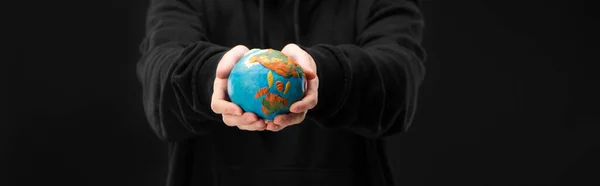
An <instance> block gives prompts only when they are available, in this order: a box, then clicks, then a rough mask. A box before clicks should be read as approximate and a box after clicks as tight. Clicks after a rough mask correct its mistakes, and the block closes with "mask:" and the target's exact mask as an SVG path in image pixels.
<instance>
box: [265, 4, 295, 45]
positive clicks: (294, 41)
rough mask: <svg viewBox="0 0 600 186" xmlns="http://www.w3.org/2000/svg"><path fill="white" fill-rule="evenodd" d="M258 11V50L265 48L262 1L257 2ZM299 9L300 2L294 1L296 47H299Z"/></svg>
mask: <svg viewBox="0 0 600 186" xmlns="http://www.w3.org/2000/svg"><path fill="white" fill-rule="evenodd" d="M258 4H259V5H258V11H259V13H258V14H259V19H260V23H259V26H260V48H265V47H266V44H265V30H264V26H265V25H264V24H265V23H264V19H265V2H264V0H259V2H258ZM299 7H300V1H299V0H294V15H293V16H294V42H295V43H296V44H297V45H300V25H299V24H298V9H299Z"/></svg>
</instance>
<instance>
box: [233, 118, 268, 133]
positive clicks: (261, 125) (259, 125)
mask: <svg viewBox="0 0 600 186" xmlns="http://www.w3.org/2000/svg"><path fill="white" fill-rule="evenodd" d="M237 127H238V128H239V129H241V130H249V131H263V130H265V129H266V128H267V124H265V121H264V120H262V119H259V120H256V121H255V122H253V123H251V124H248V125H238V126H237Z"/></svg>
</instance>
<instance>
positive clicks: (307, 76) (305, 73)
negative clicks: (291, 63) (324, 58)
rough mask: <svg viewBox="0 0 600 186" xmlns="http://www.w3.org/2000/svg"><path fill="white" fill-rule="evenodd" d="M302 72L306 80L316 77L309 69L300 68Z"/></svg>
mask: <svg viewBox="0 0 600 186" xmlns="http://www.w3.org/2000/svg"><path fill="white" fill-rule="evenodd" d="M301 67H302V66H301ZM302 70H303V71H304V75H306V80H312V79H315V78H316V77H317V74H316V73H315V72H313V71H312V69H310V68H302Z"/></svg>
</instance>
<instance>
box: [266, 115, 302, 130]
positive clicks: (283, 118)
mask: <svg viewBox="0 0 600 186" xmlns="http://www.w3.org/2000/svg"><path fill="white" fill-rule="evenodd" d="M305 116H306V112H303V113H289V114H280V115H277V116H275V119H273V122H274V123H275V124H276V125H279V126H282V127H286V126H290V125H295V124H298V123H300V122H302V121H304V117H305Z"/></svg>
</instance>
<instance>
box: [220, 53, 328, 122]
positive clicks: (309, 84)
mask: <svg viewBox="0 0 600 186" xmlns="http://www.w3.org/2000/svg"><path fill="white" fill-rule="evenodd" d="M238 61H240V62H241V63H245V64H237V63H238ZM236 64H237V66H236ZM254 65H261V66H257V67H261V68H257V67H253V66H254ZM234 68H236V69H235V70H234ZM242 68H243V69H242ZM250 68H252V69H250ZM232 70H234V72H232ZM316 72H317V68H316V64H315V62H314V60H313V58H312V57H311V56H310V55H309V54H308V53H307V52H306V51H304V50H302V49H301V48H300V47H299V46H298V45H295V44H288V45H286V46H285V47H284V48H283V49H282V50H281V52H279V51H276V50H271V49H268V50H260V49H253V50H249V49H248V48H247V47H245V46H243V45H238V46H235V47H233V48H232V49H231V50H229V51H228V52H227V53H225V54H224V55H223V57H222V58H221V60H220V61H219V64H218V66H217V73H216V74H217V75H216V78H215V82H214V88H213V95H212V100H211V108H212V110H213V111H214V112H215V113H217V114H221V115H222V118H223V122H224V123H225V124H226V125H228V126H231V127H233V126H236V127H238V128H239V129H241V130H249V131H262V130H269V131H279V130H281V129H283V128H285V127H287V126H290V125H294V124H298V123H300V122H302V121H303V120H304V118H305V116H306V112H307V111H308V110H310V109H312V108H314V107H315V106H316V105H317V100H318V86H319V80H318V77H317V76H316ZM263 74H264V75H263ZM229 78H231V79H229ZM241 78H248V79H242V80H241ZM232 80H234V81H233V83H232ZM240 81H241V82H240ZM236 86H237V87H241V88H240V89H236ZM233 89H236V90H235V91H234V90H233ZM234 102H235V103H234ZM236 103H238V104H236ZM242 108H244V109H242Z"/></svg>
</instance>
